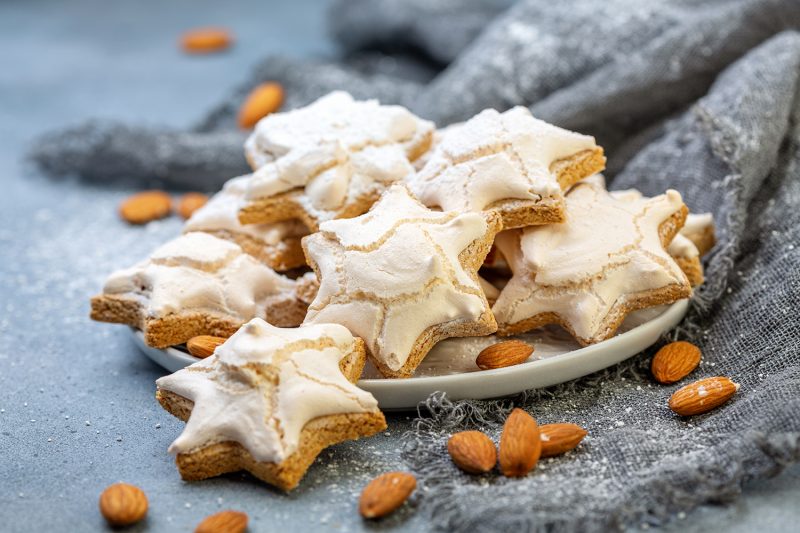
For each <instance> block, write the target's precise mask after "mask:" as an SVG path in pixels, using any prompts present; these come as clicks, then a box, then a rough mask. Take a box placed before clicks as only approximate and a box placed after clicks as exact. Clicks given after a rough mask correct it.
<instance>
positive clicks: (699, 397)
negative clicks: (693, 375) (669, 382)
mask: <svg viewBox="0 0 800 533" xmlns="http://www.w3.org/2000/svg"><path fill="white" fill-rule="evenodd" d="M737 390H739V384H738V383H734V382H733V381H731V380H730V379H728V378H726V377H722V376H716V377H713V378H706V379H701V380H699V381H695V382H694V383H690V384H688V385H686V386H685V387H681V388H680V389H678V390H677V391H675V394H673V395H672V398H670V399H669V408H670V409H672V410H673V411H675V412H676V413H678V414H679V415H682V416H691V415H699V414H702V413H705V412H708V411H710V410H712V409H714V408H716V407H719V406H720V405H722V404H723V403H725V402H727V401H728V400H730V399H731V397H732V396H733V395H734V394H736V391H737Z"/></svg>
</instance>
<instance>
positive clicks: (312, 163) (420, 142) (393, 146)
mask: <svg viewBox="0 0 800 533" xmlns="http://www.w3.org/2000/svg"><path fill="white" fill-rule="evenodd" d="M433 130H434V126H433V123H432V122H429V121H426V120H422V119H420V118H418V117H416V116H414V115H413V114H412V113H411V112H409V111H408V110H407V109H405V108H404V107H401V106H396V105H380V104H379V103H378V101H377V100H367V101H356V100H353V98H352V97H351V96H350V95H349V94H347V93H345V92H340V91H337V92H333V93H330V94H329V95H327V96H324V97H322V98H320V99H319V100H317V101H316V102H314V103H312V104H311V105H309V106H307V107H304V108H302V109H297V110H294V111H289V112H286V113H274V114H271V115H269V116H267V117H265V118H264V119H262V120H261V121H260V122H259V123H258V125H257V126H256V128H255V131H254V132H253V134H252V135H251V136H250V138H249V139H248V140H247V142H246V143H245V152H246V155H247V157H248V159H249V160H250V161H251V163H252V164H253V165H254V167H255V168H256V169H257V170H256V171H255V173H254V175H253V178H252V180H251V181H250V182H249V186H248V190H247V197H248V198H249V199H255V198H262V197H272V196H275V195H278V194H280V193H285V192H288V191H292V190H294V189H300V188H303V189H304V195H305V197H306V198H305V200H306V205H305V207H306V208H307V209H309V210H311V211H314V212H315V213H316V212H318V213H316V215H317V218H321V219H324V218H325V216H324V212H335V211H339V210H343V209H345V208H346V206H347V205H348V204H352V203H354V202H358V201H359V200H360V198H361V197H362V196H363V195H364V194H366V193H368V192H369V191H370V190H371V189H373V188H374V187H375V186H376V185H379V186H385V185H386V184H389V183H391V182H394V181H398V180H401V179H403V178H405V177H406V176H407V175H408V174H410V173H412V172H413V171H414V169H413V167H412V165H411V162H412V161H413V160H414V159H416V158H417V157H418V156H419V155H421V154H420V153H419V152H420V151H424V150H425V149H426V148H427V145H428V143H429V142H430V137H431V136H432V133H433ZM362 212H363V211H362ZM328 218H332V216H328Z"/></svg>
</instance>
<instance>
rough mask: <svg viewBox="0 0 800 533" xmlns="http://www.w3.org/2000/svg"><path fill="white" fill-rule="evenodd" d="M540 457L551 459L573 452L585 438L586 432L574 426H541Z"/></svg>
mask: <svg viewBox="0 0 800 533" xmlns="http://www.w3.org/2000/svg"><path fill="white" fill-rule="evenodd" d="M539 433H540V438H541V439H542V457H553V456H554V455H561V454H562V453H566V452H568V451H570V450H574V449H575V448H576V447H577V446H578V444H580V443H581V441H582V440H583V437H585V436H586V430H585V429H583V428H582V427H580V426H578V425H575V424H542V425H541V426H539Z"/></svg>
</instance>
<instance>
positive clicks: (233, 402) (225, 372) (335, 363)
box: [156, 318, 378, 463]
mask: <svg viewBox="0 0 800 533" xmlns="http://www.w3.org/2000/svg"><path fill="white" fill-rule="evenodd" d="M361 346H363V345H360V344H359V343H357V341H356V339H355V338H354V337H353V336H352V335H351V334H350V332H349V331H348V330H347V328H345V327H343V326H339V325H335V324H316V325H311V326H303V327H300V328H277V327H274V326H271V325H270V324H268V323H267V322H265V321H264V320H261V319H260V318H255V319H253V320H251V321H250V322H248V323H247V324H245V325H244V326H242V328H241V329H239V331H237V332H236V333H235V334H234V335H233V336H232V337H230V338H229V339H228V340H227V341H226V342H225V343H224V344H222V345H221V346H219V347H217V349H216V351H215V352H214V354H213V355H212V356H210V357H208V358H206V359H203V360H201V361H199V362H197V363H195V364H193V365H191V366H189V367H187V368H184V369H183V370H179V371H177V372H175V373H174V374H171V375H169V376H165V377H162V378H160V379H159V380H158V381H156V385H157V386H158V388H159V389H162V390H168V391H171V392H174V393H176V394H179V395H180V396H183V397H184V398H188V399H189V400H192V401H193V402H194V407H193V408H192V412H191V415H190V417H189V420H188V422H187V423H186V427H185V428H184V430H183V433H181V435H180V436H179V437H178V438H177V439H176V440H175V442H173V443H172V445H171V446H170V447H169V451H170V452H171V453H174V454H177V453H186V452H191V451H193V450H196V449H199V448H202V447H205V446H208V445H210V444H215V443H218V442H224V441H235V442H238V443H239V444H241V445H242V446H244V448H245V449H247V451H248V452H249V453H250V454H251V455H252V456H253V458H254V459H255V460H257V461H266V462H274V463H279V462H281V461H283V460H284V459H286V458H287V457H288V456H289V455H291V454H292V453H293V452H294V451H296V450H297V448H298V446H299V443H300V434H301V432H302V430H303V427H305V425H306V424H307V423H308V422H310V421H311V420H313V419H315V418H317V417H321V416H327V415H337V414H348V413H367V412H377V411H378V402H377V401H376V400H375V398H374V397H373V396H372V395H371V394H370V393H368V392H366V391H363V390H361V389H359V388H358V387H356V386H355V385H353V384H352V383H350V382H349V381H348V380H347V378H346V377H345V376H344V374H342V371H341V369H340V362H341V361H342V360H343V359H344V358H346V357H350V356H353V355H354V354H355V355H357V356H360V357H361V358H362V359H363V348H362V347H361ZM359 352H360V353H359Z"/></svg>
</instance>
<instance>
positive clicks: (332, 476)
mask: <svg viewBox="0 0 800 533" xmlns="http://www.w3.org/2000/svg"><path fill="white" fill-rule="evenodd" d="M324 6H325V3H324V2H312V1H298V0H294V1H293V2H291V3H288V2H287V3H278V2H270V3H267V2H256V1H243V2H212V1H210V0H196V1H192V2H189V1H180V2H157V1H154V0H142V1H139V2H128V3H119V2H107V1H103V0H78V1H74V2H69V3H67V2H24V1H19V2H4V3H2V4H0V66H1V67H2V68H0V183H2V189H0V530H2V531H12V532H16V531H20V532H22V531H43V530H58V531H94V530H102V529H103V528H104V527H105V526H104V522H103V521H102V519H101V517H100V515H99V513H98V512H97V497H98V495H99V493H100V492H101V490H102V489H103V488H104V487H105V486H106V485H108V484H110V483H113V482H115V481H120V480H124V481H127V482H130V483H134V484H136V485H139V486H141V487H142V488H143V489H144V490H145V491H146V493H147V494H148V496H149V498H150V513H149V516H148V518H147V520H146V521H145V522H144V523H143V524H140V525H139V526H136V527H134V528H133V529H132V530H133V531H144V530H147V531H187V530H191V529H192V528H193V527H194V525H195V524H196V523H197V522H199V520H200V519H201V518H202V517H203V516H205V515H206V514H210V513H212V512H216V511H218V510H220V509H224V508H235V509H241V510H244V511H246V512H247V513H248V514H249V515H250V516H251V531H306V530H311V529H314V530H339V531H343V530H369V529H375V528H388V529H398V530H424V529H425V525H426V521H425V518H424V513H422V512H418V508H419V506H420V504H421V502H422V500H423V499H424V491H420V494H418V495H417V496H416V497H415V498H414V500H413V501H412V505H410V506H409V507H408V508H406V509H405V510H404V511H403V512H401V513H399V514H397V515H396V516H394V517H392V518H391V519H390V520H388V521H386V522H384V523H382V524H380V525H379V526H374V525H372V524H364V523H362V522H361V520H360V519H359V518H358V516H357V513H356V509H355V501H356V497H357V494H358V493H359V491H360V489H361V487H362V486H363V484H364V483H365V482H366V481H367V480H368V479H370V478H371V477H372V476H374V475H376V474H377V473H379V472H381V471H384V470H387V469H394V468H398V467H402V466H401V465H400V459H399V455H400V449H401V447H402V444H403V439H402V433H403V432H404V431H405V430H406V429H407V428H408V425H409V418H408V417H406V416H402V415H391V416H390V417H389V424H390V429H389V431H388V432H387V433H386V434H385V435H382V436H379V437H376V438H374V439H371V440H369V441H362V442H361V443H357V444H353V443H348V444H343V445H340V446H337V447H335V448H333V449H331V450H329V451H327V452H325V453H323V455H322V458H321V460H319V461H318V462H317V463H316V464H315V465H314V466H313V467H312V468H311V470H310V472H309V474H308V476H307V478H306V479H305V480H304V482H303V483H302V485H301V487H300V488H299V489H298V490H297V491H296V492H294V493H292V494H290V495H284V494H280V493H278V492H276V491H274V490H271V489H269V488H266V487H264V486H263V485H261V484H259V483H256V482H254V481H252V480H251V479H248V478H246V477H245V476H241V475H232V476H229V477H224V478H220V479H215V480H211V481H207V482H202V483H193V484H190V483H184V482H182V481H181V480H180V478H179V476H178V475H177V472H176V470H175V467H174V465H173V463H172V458H171V457H170V456H169V455H168V454H167V453H166V448H167V446H168V444H169V443H170V442H171V440H172V439H173V438H174V437H175V436H176V435H177V434H178V433H179V431H180V429H181V426H182V424H181V423H179V422H178V421H176V420H174V419H172V418H171V417H170V416H169V415H168V414H167V413H166V412H164V411H163V410H162V409H161V408H160V407H159V406H158V405H157V403H156V402H155V401H154V399H153V392H154V385H153V381H154V380H155V379H156V378H157V377H158V376H160V375H162V374H163V371H162V369H160V368H159V367H157V366H155V365H154V364H152V363H151V362H150V361H149V360H147V359H145V358H144V356H142V355H141V354H139V353H138V352H137V350H136V348H135V347H134V345H133V344H132V343H131V341H130V340H129V338H128V335H127V333H126V332H125V331H124V330H123V328H122V327H115V326H111V325H105V324H96V323H92V322H91V321H89V319H88V318H87V313H88V297H89V296H91V295H92V294H93V293H94V292H96V291H97V290H98V289H99V288H100V286H101V284H102V282H103V279H104V278H105V276H106V274H107V273H108V272H110V271H111V270H112V269H114V268H117V267H121V266H126V265H128V264H129V263H131V262H132V261H134V260H137V259H139V258H141V257H142V256H144V255H145V254H146V253H147V252H148V251H149V250H150V249H151V248H152V247H154V246H155V245H157V244H159V243H160V242H162V241H164V240H165V239H167V238H169V237H170V236H172V235H175V234H176V233H177V231H178V228H179V225H180V222H179V221H178V220H177V219H174V218H173V219H168V220H165V221H161V222H157V223H153V224H150V225H148V226H147V227H144V228H130V227H128V226H126V225H124V224H123V223H121V222H120V221H119V220H118V218H117V215H116V206H117V204H118V202H119V201H120V200H121V199H122V198H124V197H125V196H126V195H127V194H129V193H130V192H131V191H130V190H125V189H116V188H105V187H99V186H88V185H85V184H81V183H78V182H75V181H72V180H65V181H51V180H48V179H46V178H44V177H42V176H40V175H39V174H38V173H37V172H36V171H35V169H32V168H30V166H29V165H27V164H26V163H25V161H24V159H23V155H24V152H25V150H26V148H27V147H28V146H30V143H31V142H32V139H34V138H35V135H36V134H38V133H40V132H43V131H46V130H48V129H51V128H54V127H58V126H62V125H68V124H72V123H75V122H76V121H79V120H81V119H83V118H85V117H89V116H100V117H110V118H120V119H126V120H137V121H143V122H150V123H166V124H171V125H176V126H180V125H186V124H189V123H191V122H192V121H193V120H194V119H195V118H196V117H197V116H198V115H199V114H200V112H201V111H202V110H203V109H205V108H207V107H208V106H209V105H211V104H213V103H214V102H215V101H217V99H219V98H220V97H221V96H222V95H224V94H225V92H226V91H227V90H228V89H229V87H230V86H231V85H233V84H234V83H235V82H237V81H238V80H240V79H242V78H243V77H244V73H245V72H246V69H247V68H248V67H249V66H250V65H251V64H252V63H253V62H254V61H255V60H257V59H258V58H260V57H261V56H262V55H264V54H265V53H269V52H284V53H290V54H295V55H312V54H314V55H318V54H329V53H332V49H331V46H332V45H331V44H330V43H329V41H328V40H327V38H326V36H325V30H324V19H323V7H324ZM205 24H220V25H227V26H228V27H230V28H231V29H232V30H233V31H234V32H235V33H236V36H237V39H238V41H237V44H236V46H235V48H234V49H232V50H231V51H230V52H229V53H226V54H222V55H218V56H211V57H203V58H192V57H186V56H184V55H182V54H181V53H180V52H179V51H178V50H177V48H176V46H175V41H176V37H177V35H178V34H179V32H180V31H181V30H183V29H185V28H188V27H192V26H196V25H205ZM798 501H800V468H799V467H797V466H795V467H793V468H791V469H790V470H788V471H787V472H786V473H784V474H783V475H781V476H779V477H777V478H775V479H773V480H768V481H759V482H757V483H753V484H750V485H749V486H748V487H747V488H746V490H745V494H744V497H743V498H741V499H740V500H739V501H737V502H735V503H734V504H732V505H727V506H706V507H703V508H701V509H699V510H698V511H696V512H693V513H690V514H689V515H688V516H686V517H683V518H679V519H677V520H676V522H675V523H674V524H672V525H671V526H669V527H668V528H667V529H669V530H682V531H719V530H726V531H737V532H739V531H741V532H744V531H751V530H754V529H764V530H768V531H779V530H784V531H786V530H792V529H794V530H797V529H796V528H797V527H798V526H797V524H798V523H800V509H798V505H797V503H798Z"/></svg>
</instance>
